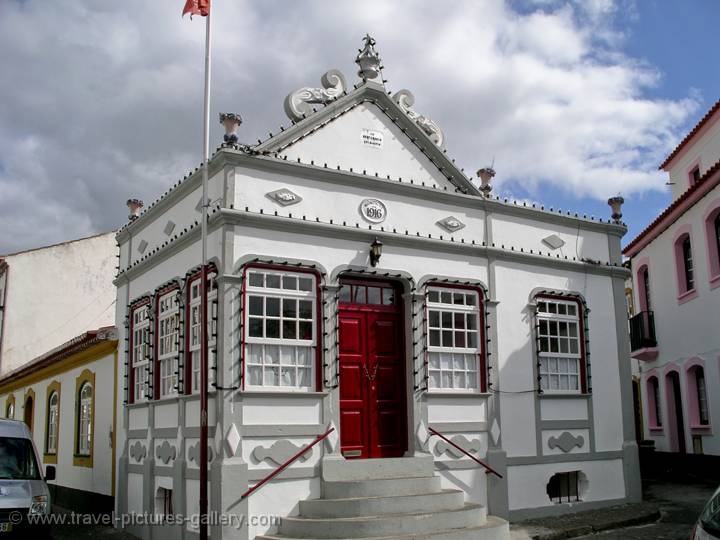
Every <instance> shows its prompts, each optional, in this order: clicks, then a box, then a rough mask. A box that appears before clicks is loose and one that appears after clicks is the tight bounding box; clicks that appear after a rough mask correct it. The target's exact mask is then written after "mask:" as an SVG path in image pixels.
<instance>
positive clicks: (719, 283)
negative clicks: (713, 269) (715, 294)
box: [710, 274, 720, 289]
mask: <svg viewBox="0 0 720 540" xmlns="http://www.w3.org/2000/svg"><path fill="white" fill-rule="evenodd" d="M718 287H720V274H718V275H716V276H711V277H710V289H717V288H718Z"/></svg>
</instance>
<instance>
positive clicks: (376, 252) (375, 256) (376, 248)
mask: <svg viewBox="0 0 720 540" xmlns="http://www.w3.org/2000/svg"><path fill="white" fill-rule="evenodd" d="M382 248H383V245H382V242H381V241H380V240H378V238H377V236H376V237H375V240H373V243H372V244H370V266H373V267H374V266H377V263H378V261H379V260H380V257H381V256H382Z"/></svg>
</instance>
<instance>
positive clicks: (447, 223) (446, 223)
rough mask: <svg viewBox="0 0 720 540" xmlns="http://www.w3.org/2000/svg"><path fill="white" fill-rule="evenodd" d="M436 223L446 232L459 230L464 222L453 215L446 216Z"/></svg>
mask: <svg viewBox="0 0 720 540" xmlns="http://www.w3.org/2000/svg"><path fill="white" fill-rule="evenodd" d="M437 224H438V225H440V226H441V227H442V228H443V229H445V230H446V231H448V232H455V231H459V230H460V229H462V228H463V227H465V224H464V223H463V222H462V221H460V220H459V219H458V218H456V217H455V216H448V217H446V218H443V219H441V220H440V221H438V222H437Z"/></svg>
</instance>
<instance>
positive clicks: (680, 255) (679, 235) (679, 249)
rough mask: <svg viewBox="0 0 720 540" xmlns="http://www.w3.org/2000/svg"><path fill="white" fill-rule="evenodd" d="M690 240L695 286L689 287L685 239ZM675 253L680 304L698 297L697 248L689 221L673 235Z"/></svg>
mask: <svg viewBox="0 0 720 540" xmlns="http://www.w3.org/2000/svg"><path fill="white" fill-rule="evenodd" d="M686 239H687V240H689V242H690V252H691V260H692V262H693V268H692V281H693V286H692V288H688V286H687V285H688V284H687V279H688V278H687V268H686V265H685V256H684V247H683V245H684V242H685V240H686ZM673 253H674V255H675V275H676V285H677V301H678V304H684V303H685V302H689V301H690V300H692V299H693V298H696V297H697V295H698V293H697V268H696V266H697V265H696V264H695V262H696V260H697V257H696V256H695V249H694V242H693V239H692V227H691V226H690V224H689V223H686V224H685V225H682V226H681V227H678V229H677V230H676V231H675V235H674V237H673Z"/></svg>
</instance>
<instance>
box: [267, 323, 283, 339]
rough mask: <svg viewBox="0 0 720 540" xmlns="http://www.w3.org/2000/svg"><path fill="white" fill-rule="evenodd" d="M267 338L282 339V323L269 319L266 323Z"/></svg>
mask: <svg viewBox="0 0 720 540" xmlns="http://www.w3.org/2000/svg"><path fill="white" fill-rule="evenodd" d="M265 337H267V338H279V337H280V321H279V320H277V319H267V320H266V321H265Z"/></svg>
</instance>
